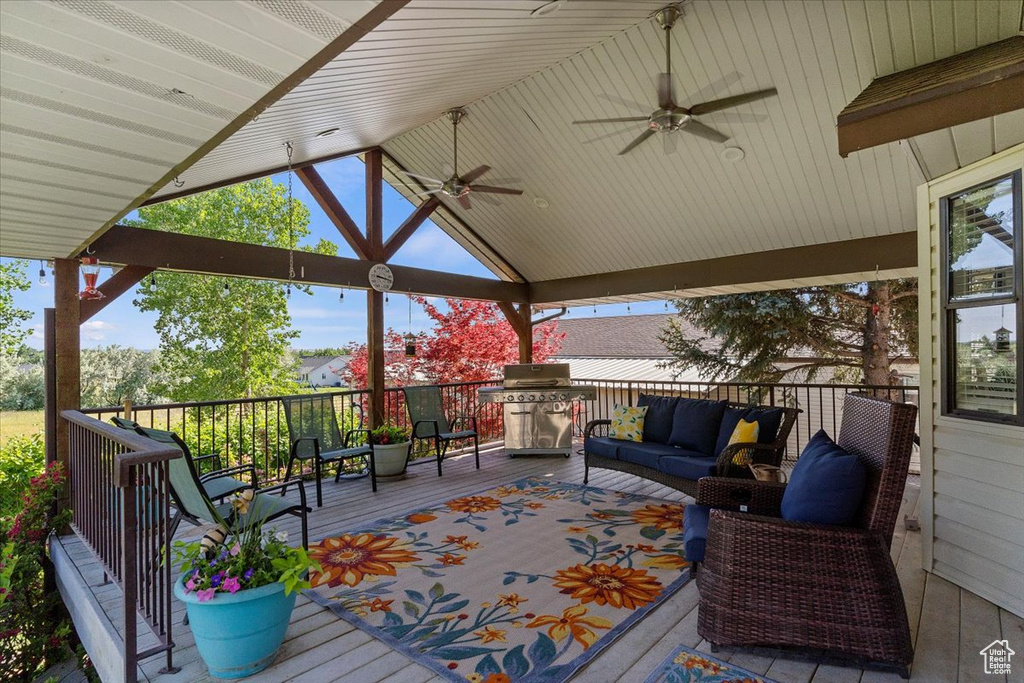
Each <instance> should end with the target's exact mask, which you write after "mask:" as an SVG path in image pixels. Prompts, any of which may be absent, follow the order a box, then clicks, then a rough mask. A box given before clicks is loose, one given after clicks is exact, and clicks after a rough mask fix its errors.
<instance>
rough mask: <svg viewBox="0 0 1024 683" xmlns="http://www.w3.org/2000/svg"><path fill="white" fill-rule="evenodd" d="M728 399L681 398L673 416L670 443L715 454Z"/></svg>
mask: <svg viewBox="0 0 1024 683" xmlns="http://www.w3.org/2000/svg"><path fill="white" fill-rule="evenodd" d="M728 405H729V402H728V401H708V400H705V399H697V398H680V399H679V403H677V404H676V411H675V414H674V415H673V416H672V434H671V435H670V436H669V439H668V442H669V445H672V446H679V447H680V448H685V449H687V450H690V451H698V452H700V453H704V454H706V455H713V454H714V452H715V442H716V441H717V440H718V430H719V429H720V428H721V427H722V417H723V416H724V415H725V409H726V408H727V407H728Z"/></svg>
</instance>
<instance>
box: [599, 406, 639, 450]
mask: <svg viewBox="0 0 1024 683" xmlns="http://www.w3.org/2000/svg"><path fill="white" fill-rule="evenodd" d="M646 414H647V406H643V407H639V408H634V407H632V406H623V405H619V404H618V403H616V404H615V409H614V410H613V411H612V424H611V427H610V428H609V429H608V436H610V437H611V438H613V439H622V440H623V441H636V442H640V441H643V440H644V415H646Z"/></svg>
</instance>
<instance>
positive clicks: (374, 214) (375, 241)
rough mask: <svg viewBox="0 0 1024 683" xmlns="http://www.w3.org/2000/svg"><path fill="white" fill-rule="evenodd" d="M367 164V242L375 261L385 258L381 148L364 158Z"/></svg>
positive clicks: (374, 149) (373, 150) (372, 258)
mask: <svg viewBox="0 0 1024 683" xmlns="http://www.w3.org/2000/svg"><path fill="white" fill-rule="evenodd" d="M363 161H364V162H366V241H367V242H369V243H370V256H369V258H370V259H371V260H373V261H385V260H387V259H385V258H384V244H383V243H384V169H383V165H382V162H383V159H382V157H381V151H380V148H379V147H374V148H373V149H371V150H370V151H368V152H367V153H366V154H365V155H364V156H363Z"/></svg>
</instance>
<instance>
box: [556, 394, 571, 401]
mask: <svg viewBox="0 0 1024 683" xmlns="http://www.w3.org/2000/svg"><path fill="white" fill-rule="evenodd" d="M558 398H560V399H561V400H563V401H567V400H569V394H562V395H560V396H559V397H558Z"/></svg>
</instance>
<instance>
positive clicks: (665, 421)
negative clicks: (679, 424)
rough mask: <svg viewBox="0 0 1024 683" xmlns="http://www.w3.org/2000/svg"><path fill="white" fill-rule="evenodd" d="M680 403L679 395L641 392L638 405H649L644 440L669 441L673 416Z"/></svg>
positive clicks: (645, 416) (645, 419) (645, 417)
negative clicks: (656, 394) (655, 394)
mask: <svg viewBox="0 0 1024 683" xmlns="http://www.w3.org/2000/svg"><path fill="white" fill-rule="evenodd" d="M678 403H679V398H678V397H677V396H651V395H648V394H640V399H639V400H638V401H637V402H636V404H637V406H640V407H643V406H647V414H646V415H644V441H651V442H653V443H668V439H669V437H670V436H671V435H672V418H673V417H674V415H675V412H676V404H678Z"/></svg>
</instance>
